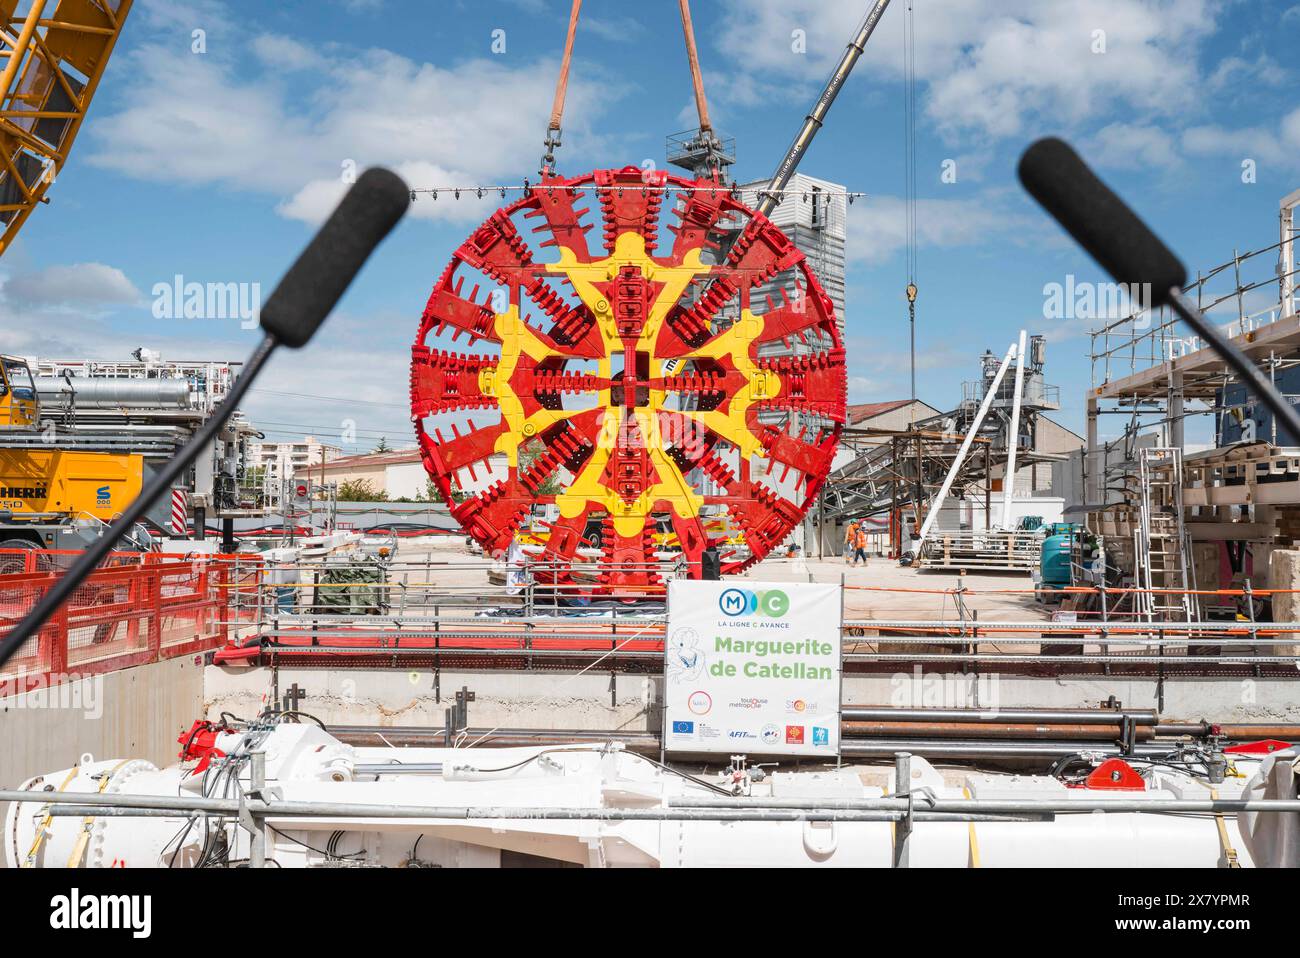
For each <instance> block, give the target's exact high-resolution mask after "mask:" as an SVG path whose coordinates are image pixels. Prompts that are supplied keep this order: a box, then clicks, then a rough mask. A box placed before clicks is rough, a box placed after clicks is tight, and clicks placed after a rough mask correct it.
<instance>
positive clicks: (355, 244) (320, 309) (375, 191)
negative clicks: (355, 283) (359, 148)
mask: <svg viewBox="0 0 1300 958" xmlns="http://www.w3.org/2000/svg"><path fill="white" fill-rule="evenodd" d="M410 202H411V190H410V187H408V186H407V185H406V183H404V182H403V181H402V178H401V177H400V176H398V175H397V174H396V173H393V172H392V171H391V170H385V169H383V168H382V167H377V166H376V167H372V168H370V169H368V170H366V171H365V172H364V173H362V174H361V176H360V177H359V178H358V179H357V181H356V183H354V184H353V185H352V188H351V189H350V190H348V192H347V193H346V194H345V195H344V197H343V200H342V202H340V203H339V205H338V209H336V210H335V211H334V212H333V213H332V214H331V215H330V218H329V219H327V220H326V221H325V225H324V226H322V227H321V228H320V231H319V232H318V233H317V234H316V235H315V237H313V239H312V241H311V242H310V243H309V244H307V248H306V249H305V250H303V251H302V255H300V256H299V257H298V259H297V260H296V261H295V262H294V264H293V265H292V266H290V267H289V272H287V273H285V274H284V279H282V280H280V285H279V286H277V287H276V288H275V290H274V292H272V293H271V296H270V298H269V299H267V301H266V305H265V306H263V307H262V328H263V329H264V330H266V331H267V332H268V333H270V334H271V335H272V336H274V337H275V338H276V339H278V340H279V341H280V342H281V343H283V344H284V345H286V346H289V347H290V348H292V349H298V348H299V347H301V346H305V345H306V344H307V341H308V340H309V339H311V337H312V334H313V333H315V332H316V330H317V328H318V327H319V326H320V324H321V323H322V322H324V321H325V317H326V316H328V315H329V313H330V310H332V309H333V308H334V304H335V303H337V302H338V301H339V298H340V297H341V296H342V295H343V292H344V290H346V289H347V288H348V286H349V284H351V282H352V279H353V277H355V276H356V275H357V272H358V271H359V270H360V269H361V266H362V264H364V263H365V261H366V260H367V259H368V258H369V256H370V254H371V253H373V252H374V250H375V247H376V246H378V245H379V243H380V241H381V240H383V238H384V237H385V236H387V235H388V233H389V231H390V230H391V229H392V228H393V227H394V226H396V225H397V221H398V220H400V219H401V218H402V216H403V215H404V214H405V213H406V208H407V207H408V206H409V205H410Z"/></svg>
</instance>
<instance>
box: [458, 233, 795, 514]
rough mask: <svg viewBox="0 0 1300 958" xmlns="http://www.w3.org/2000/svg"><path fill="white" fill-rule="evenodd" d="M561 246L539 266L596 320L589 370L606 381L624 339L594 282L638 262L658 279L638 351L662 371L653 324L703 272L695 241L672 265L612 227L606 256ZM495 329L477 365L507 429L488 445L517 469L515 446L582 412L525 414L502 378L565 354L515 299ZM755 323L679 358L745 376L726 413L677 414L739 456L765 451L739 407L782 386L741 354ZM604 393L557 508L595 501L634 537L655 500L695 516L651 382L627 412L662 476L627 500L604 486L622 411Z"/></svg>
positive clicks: (649, 277)
mask: <svg viewBox="0 0 1300 958" xmlns="http://www.w3.org/2000/svg"><path fill="white" fill-rule="evenodd" d="M559 253H560V258H559V262H557V263H555V264H552V265H550V266H549V267H547V269H548V271H549V272H551V273H558V274H562V275H564V276H565V277H567V278H568V279H569V281H570V282H571V283H572V284H573V288H574V290H575V292H576V293H577V295H578V297H579V298H580V299H581V300H582V302H583V303H584V304H585V305H586V306H587V308H588V309H590V310H591V312H592V315H593V316H595V317H596V326H597V329H598V330H599V331H600V336H601V339H602V341H603V343H604V346H605V355H604V356H603V357H601V358H600V359H599V360H597V376H599V377H600V378H601V379H603V380H606V381H608V379H609V376H610V369H611V361H610V357H611V356H613V355H615V354H618V353H622V352H623V341H622V339H621V337H620V336H619V334H618V328H617V324H616V321H615V319H616V318H615V316H614V313H613V309H612V307H611V305H610V303H609V302H608V301H607V300H606V299H605V297H604V295H603V294H602V293H601V292H600V290H599V289H598V288H597V286H596V284H597V283H608V282H612V281H613V280H614V279H615V278H616V277H617V276H618V274H619V271H620V270H621V269H623V268H624V267H629V266H632V267H636V268H637V269H638V270H639V271H640V273H641V277H642V278H643V279H645V280H646V281H647V282H653V283H658V284H661V286H660V289H659V291H658V293H657V294H656V296H655V299H654V302H653V303H652V304H651V307H650V310H649V313H648V315H647V316H646V318H645V321H644V323H643V324H642V327H641V332H640V334H639V336H638V338H637V352H639V353H645V354H646V355H648V356H649V374H648V375H649V378H650V379H658V378H660V377H662V376H663V375H664V370H663V365H664V360H662V359H660V358H659V357H657V356H656V355H655V346H656V343H657V342H658V338H659V332H660V330H661V329H662V327H663V323H664V321H665V319H666V318H667V316H668V312H669V310H670V309H672V307H673V306H674V305H675V304H676V303H677V302H678V301H679V300H680V299H681V297H682V295H683V294H684V293H685V292H686V289H687V287H688V286H689V285H690V283H691V281H692V280H694V279H695V278H696V277H697V276H700V275H704V274H707V273H708V272H709V270H710V267H709V266H706V265H704V264H703V263H702V262H701V251H700V249H699V248H696V249H691V250H688V251H687V252H686V254H685V255H684V256H683V258H682V265H680V266H664V265H661V264H659V263H656V262H655V261H654V260H653V259H652V258H651V257H650V256H649V255H648V254H647V253H646V248H645V237H643V236H642V235H641V234H639V233H637V232H633V231H627V232H623V233H621V234H619V236H618V238H617V240H616V241H615V244H614V253H613V255H611V256H609V257H608V258H606V259H602V260H596V261H593V262H590V263H583V262H580V261H579V260H578V257H577V255H576V254H575V253H574V252H573V251H572V250H571V249H568V248H566V247H564V246H560V247H559ZM494 329H495V331H496V334H497V336H498V337H499V338H500V340H501V358H500V361H499V362H498V363H497V365H496V366H495V367H489V368H485V369H484V370H482V372H480V374H479V385H480V387H481V389H482V391H483V393H484V394H485V395H490V396H495V397H496V398H497V400H498V402H499V404H500V408H501V417H502V420H503V421H504V422H505V424H506V429H507V431H506V432H505V433H503V434H502V435H501V436H500V438H498V440H497V442H496V446H495V448H496V451H497V452H500V453H503V454H504V455H505V456H506V459H507V461H508V462H509V463H510V465H511V466H514V467H517V466H518V464H519V448H520V446H522V445H524V444H525V443H527V442H528V441H529V440H531V439H532V438H534V437H537V436H540V435H541V434H542V433H544V432H545V431H546V430H547V429H549V428H550V427H551V426H553V425H554V424H555V423H556V422H558V421H560V420H562V419H567V418H570V417H572V416H574V415H577V414H579V412H585V411H587V410H565V409H540V410H538V411H536V412H534V413H532V414H531V415H528V416H525V415H524V407H523V402H522V401H521V400H520V398H519V397H518V396H517V395H516V394H515V392H514V390H513V389H512V388H511V385H510V380H511V377H512V376H513V375H514V373H515V370H516V369H517V368H518V365H519V360H520V357H521V356H523V355H527V356H528V357H529V358H531V359H532V360H533V361H534V362H535V363H540V362H541V361H543V360H545V359H547V358H549V357H553V356H565V358H572V357H571V356H568V355H567V354H565V353H562V352H560V351H559V350H556V349H554V348H553V347H551V346H549V345H547V344H546V343H544V342H543V341H542V340H541V339H540V338H539V337H538V336H537V334H536V333H535V332H534V331H533V330H532V329H531V328H530V327H528V325H527V324H525V323H524V322H523V321H522V320H521V319H520V317H519V310H518V307H516V306H513V305H512V306H511V307H510V308H509V309H508V310H507V311H506V312H504V313H497V314H495V317H494ZM761 330H762V319H761V318H760V317H756V316H755V315H754V314H753V313H751V312H750V311H749V310H745V311H743V313H742V314H741V319H740V322H738V323H737V324H736V325H735V326H733V327H732V328H731V329H728V330H727V331H726V332H724V333H722V334H720V335H718V336H716V337H713V338H711V339H710V340H709V341H708V342H706V343H705V344H704V345H703V346H701V347H700V348H699V349H697V350H693V351H691V352H689V353H686V354H684V355H683V356H681V357H679V358H680V359H694V358H699V359H720V358H722V357H723V356H730V358H731V362H732V364H733V365H734V366H735V368H736V369H737V370H738V371H739V372H740V373H741V374H742V375H743V376H744V377H745V378H746V380H747V384H746V386H745V387H744V388H743V389H741V390H740V391H739V392H738V393H737V394H736V395H734V396H733V397H731V399H730V402H729V403H728V408H727V411H726V412H718V411H716V410H714V411H709V412H697V411H682V412H681V413H680V414H681V415H682V416H684V417H686V418H688V419H690V420H692V421H695V422H698V423H699V424H701V425H702V426H704V427H706V428H708V429H709V430H711V431H712V432H714V433H715V434H716V435H718V436H720V437H722V438H723V439H725V440H726V441H728V442H730V443H732V444H734V445H735V446H736V447H737V448H738V449H739V450H740V454H741V456H743V457H748V456H751V455H754V454H756V453H762V451H763V447H762V443H761V442H760V441H759V439H758V437H756V436H755V435H754V434H753V433H751V432H750V431H749V427H748V425H747V423H746V422H745V414H746V412H747V411H748V409H749V407H750V406H751V405H752V404H753V403H754V402H757V401H759V400H762V399H771V398H773V397H774V396H776V395H778V394H779V392H780V388H781V383H780V380H779V378H778V377H777V376H775V375H773V374H771V373H769V372H767V371H765V370H761V369H758V368H757V367H756V365H755V364H754V362H753V361H752V360H751V359H750V358H749V344H750V343H751V342H753V340H754V339H755V338H757V335H758V333H759V332H761ZM610 393H611V390H610V389H608V388H606V389H602V390H601V391H600V392H599V396H598V400H597V402H598V405H600V406H602V407H604V410H605V415H604V417H603V422H602V429H601V436H600V439H599V441H598V443H597V448H596V451H595V452H594V453H593V454H592V456H591V457H590V458H589V459H588V460H587V463H586V464H585V465H584V466H583V468H582V471H581V472H580V473H579V475H577V476H576V477H575V479H574V481H573V483H572V485H571V486H570V487H569V488H568V489H567V490H566V491H564V492H562V493H560V494H558V495H556V497H555V502H556V505H557V506H558V507H559V510H560V515H562V516H564V517H565V518H573V517H575V516H579V515H581V514H582V513H583V511H584V510H585V509H586V508H587V504H588V503H589V502H592V501H595V502H599V503H601V504H602V506H603V507H604V509H605V510H606V512H607V513H608V515H609V516H610V517H611V518H612V519H613V522H614V529H615V532H616V533H617V534H618V535H620V536H634V535H636V534H637V533H638V532H640V531H641V530H642V529H643V528H644V526H645V517H646V516H647V515H649V514H650V512H651V511H652V509H653V508H654V507H655V504H656V503H657V502H661V501H662V502H667V503H669V504H670V505H671V507H672V509H673V510H674V512H676V513H677V515H678V516H681V517H683V518H689V517H693V516H697V515H699V511H700V507H701V505H703V498H702V497H701V496H699V495H698V494H697V493H696V492H695V491H694V490H693V489H692V488H691V486H690V483H688V482H687V480H686V477H685V476H684V475H682V472H681V470H680V469H679V468H678V467H677V463H676V462H674V461H673V460H672V458H671V457H669V456H668V454H667V452H666V451H665V449H664V443H663V437H662V435H661V433H660V429H659V416H658V413H659V411H660V410H661V409H662V408H663V405H664V402H665V399H666V397H667V392H666V391H665V390H663V389H653V388H651V389H650V390H649V398H648V401H647V403H646V405H644V406H641V407H638V408H637V409H635V410H633V411H632V414H633V415H634V416H635V417H636V424H637V427H638V429H639V433H640V436H641V437H642V440H643V441H644V442H645V447H646V453H647V455H648V456H649V459H650V461H651V463H652V465H653V466H654V468H655V471H656V473H657V474H658V475H659V476H660V477H661V480H660V481H659V482H656V483H654V484H653V485H652V486H650V487H649V488H647V489H646V490H645V491H644V492H642V493H641V495H639V496H638V497H637V498H636V500H634V501H632V502H628V501H625V500H624V499H623V497H622V496H620V495H619V494H618V493H617V492H616V491H614V490H613V489H610V488H609V487H608V486H606V485H605V483H604V481H603V477H604V475H605V470H606V467H607V465H608V463H609V459H610V455H611V453H612V452H613V450H614V449H615V448H616V446H617V442H618V437H619V435H620V433H621V432H622V430H623V429H624V426H625V420H624V414H625V412H626V410H625V409H624V407H623V406H621V405H615V404H614V403H612V402H611V398H610ZM629 434H630V430H629ZM662 477H668V478H667V479H663V478H662Z"/></svg>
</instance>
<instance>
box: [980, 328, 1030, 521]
mask: <svg viewBox="0 0 1300 958" xmlns="http://www.w3.org/2000/svg"><path fill="white" fill-rule="evenodd" d="M1024 384H1025V331H1024V330H1023V329H1022V330H1021V331H1020V345H1019V346H1018V347H1016V388H1015V391H1014V393H1013V394H1012V396H1011V426H1010V428H1009V431H1008V432H1007V470H1006V472H1005V473H1004V475H1003V479H1002V528H1003V529H1010V528H1011V500H1012V498H1013V495H1014V493H1015V489H1016V453H1017V452H1018V451H1019V446H1020V393H1021V390H1022V389H1023V387H1024ZM985 478H986V479H987V477H985Z"/></svg>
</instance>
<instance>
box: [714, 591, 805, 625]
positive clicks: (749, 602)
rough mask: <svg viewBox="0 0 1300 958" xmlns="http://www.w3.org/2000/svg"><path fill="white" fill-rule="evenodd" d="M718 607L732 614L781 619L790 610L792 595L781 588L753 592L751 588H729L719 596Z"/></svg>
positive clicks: (725, 612) (727, 613)
mask: <svg viewBox="0 0 1300 958" xmlns="http://www.w3.org/2000/svg"><path fill="white" fill-rule="evenodd" d="M718 608H720V609H721V610H722V611H723V613H724V614H726V615H730V616H740V615H765V616H767V617H768V618H770V619H779V618H781V617H782V616H783V615H785V614H786V613H787V612H789V611H790V597H789V596H788V595H786V594H785V593H784V592H782V591H781V590H780V589H768V590H767V591H766V592H752V591H750V590H749V589H728V590H727V591H726V592H724V593H722V595H720V596H719V597H718Z"/></svg>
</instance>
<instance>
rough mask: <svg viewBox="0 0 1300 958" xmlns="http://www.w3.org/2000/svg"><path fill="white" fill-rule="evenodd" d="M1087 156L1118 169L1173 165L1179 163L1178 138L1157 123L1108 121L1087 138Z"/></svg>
mask: <svg viewBox="0 0 1300 958" xmlns="http://www.w3.org/2000/svg"><path fill="white" fill-rule="evenodd" d="M1086 152H1087V156H1088V159H1089V160H1091V161H1092V162H1095V163H1097V164H1098V165H1100V166H1107V167H1111V168H1112V169H1120V170H1141V169H1146V170H1150V169H1159V168H1168V167H1175V166H1178V165H1179V164H1181V162H1182V158H1181V157H1180V156H1179V153H1178V138H1177V136H1176V135H1175V134H1172V133H1170V132H1168V131H1167V130H1164V129H1162V128H1160V127H1158V126H1154V125H1146V124H1133V123H1111V124H1109V125H1107V126H1104V127H1102V128H1101V129H1100V130H1098V131H1097V133H1096V134H1095V135H1094V136H1093V137H1092V138H1091V141H1090V142H1089V144H1088V148H1087V151H1086Z"/></svg>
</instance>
